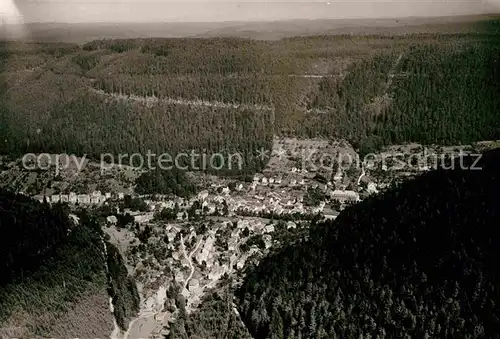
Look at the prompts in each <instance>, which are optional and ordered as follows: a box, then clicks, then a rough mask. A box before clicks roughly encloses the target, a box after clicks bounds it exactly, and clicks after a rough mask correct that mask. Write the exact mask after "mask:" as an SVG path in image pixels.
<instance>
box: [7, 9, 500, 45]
mask: <svg viewBox="0 0 500 339" xmlns="http://www.w3.org/2000/svg"><path fill="white" fill-rule="evenodd" d="M496 18H498V15H494V14H491V15H470V16H453V17H452V16H450V17H432V18H422V17H408V18H401V19H395V18H391V19H355V20H353V19H318V20H304V19H301V20H282V21H268V22H250V21H248V22H244V21H239V22H238V21H235V22H192V23H189V22H185V23H182V22H179V23H177V22H165V23H76V24H71V23H31V24H27V25H24V27H23V28H24V34H27V35H26V36H25V37H23V38H21V31H22V30H21V29H20V27H17V28H16V27H15V25H9V26H7V27H8V28H7V29H6V30H4V32H3V33H0V38H3V39H7V40H10V39H16V40H17V39H26V40H30V41H43V42H71V43H85V42H89V41H92V40H96V39H125V38H127V39H128V38H146V37H157V38H172V37H221V36H223V37H244V38H252V39H261V40H276V39H281V38H284V37H291V36H304V35H306V36H307V35H318V34H358V35H359V34H383V35H386V34H387V35H395V34H410V33H434V32H440V33H465V32H469V33H470V32H471V31H477V32H483V31H485V29H486V28H485V27H484V25H483V23H484V22H485V21H487V20H492V19H496ZM9 27H10V28H9ZM9 32H10V33H9ZM12 32H16V33H15V35H12V34H13V33H12Z"/></svg>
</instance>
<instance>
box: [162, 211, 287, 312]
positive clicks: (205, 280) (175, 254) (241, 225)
mask: <svg viewBox="0 0 500 339" xmlns="http://www.w3.org/2000/svg"><path fill="white" fill-rule="evenodd" d="M232 224H233V221H224V222H222V223H220V224H218V225H217V227H214V228H211V229H209V230H207V233H206V234H205V235H204V237H203V240H202V242H201V244H200V246H198V248H197V250H196V251H195V252H194V253H193V256H192V258H193V259H194V261H195V262H196V263H198V264H200V265H201V266H200V265H197V266H196V267H197V269H196V271H195V272H194V274H193V275H192V277H191V279H190V280H189V281H188V282H186V281H185V279H186V278H187V272H186V270H187V268H188V266H186V265H184V266H182V265H181V266H179V265H173V263H174V262H176V261H183V260H185V258H184V254H183V253H182V250H181V248H182V246H181V245H180V244H179V243H175V239H176V235H177V234H178V233H179V232H180V231H181V229H180V228H179V227H177V226H175V225H167V226H166V229H165V231H166V236H167V237H168V240H169V245H168V247H169V248H170V249H171V250H173V251H172V257H171V258H170V259H169V260H167V262H168V263H169V264H170V266H171V267H172V269H173V270H174V277H175V280H176V281H177V282H178V283H179V284H184V283H185V284H186V288H184V289H183V290H182V291H181V293H182V295H183V296H184V297H185V298H186V300H188V301H189V303H192V302H196V301H197V300H199V298H200V297H201V296H202V295H203V291H204V290H205V289H206V288H209V287H213V286H214V284H215V283H216V282H217V281H219V280H220V279H222V277H223V276H224V274H226V273H227V274H230V273H231V272H232V271H233V270H234V269H235V268H236V269H242V268H243V267H244V266H245V263H246V261H247V260H248V258H250V257H251V256H252V255H254V254H255V253H257V252H259V251H260V250H259V249H258V248H257V247H256V246H252V247H251V248H250V249H249V250H248V251H247V252H245V253H243V252H241V250H240V249H239V246H240V244H241V243H242V242H244V238H245V236H244V235H243V234H244V232H243V231H244V230H246V229H248V231H249V234H250V235H252V234H262V237H263V241H264V244H265V248H266V249H267V248H270V247H271V245H272V235H271V234H272V233H273V232H274V225H272V224H268V225H266V224H264V222H263V221H262V220H260V219H258V218H255V219H253V218H250V219H249V218H238V219H237V221H236V227H235V228H233V227H232ZM287 227H288V228H295V227H296V225H295V223H293V222H289V223H288V224H287ZM228 228H231V229H232V230H231V232H230V235H229V237H228V238H227V239H224V240H225V241H227V244H228V248H227V250H224V251H221V250H220V249H219V248H218V247H217V245H216V243H217V237H218V235H217V231H218V230H221V229H228ZM177 239H179V241H192V240H193V239H199V235H197V234H196V232H195V231H194V229H192V230H191V232H190V234H189V235H186V237H185V238H184V237H178V238H177Z"/></svg>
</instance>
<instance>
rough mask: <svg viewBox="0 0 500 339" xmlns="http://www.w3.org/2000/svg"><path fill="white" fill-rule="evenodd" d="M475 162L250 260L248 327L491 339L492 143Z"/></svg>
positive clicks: (282, 334) (498, 318)
mask: <svg viewBox="0 0 500 339" xmlns="http://www.w3.org/2000/svg"><path fill="white" fill-rule="evenodd" d="M469 160H471V161H470V162H469ZM456 161H457V162H458V160H456ZM465 163H466V164H467V163H469V165H471V164H472V163H473V161H472V159H466V161H465ZM477 166H482V170H459V169H455V170H439V171H435V172H431V173H428V174H426V175H423V176H421V177H419V178H418V179H416V180H414V181H410V182H407V183H405V184H403V185H402V186H401V187H400V188H396V189H393V190H392V191H389V192H387V193H385V194H383V195H380V196H377V197H375V198H371V199H368V200H366V201H364V202H362V203H360V204H358V205H354V206H352V207H350V208H348V209H346V210H345V211H344V212H342V214H341V215H340V216H339V217H338V219H337V220H336V221H334V222H329V223H326V224H318V225H315V226H314V227H312V229H311V232H310V236H309V238H308V239H307V240H306V239H304V241H303V242H302V243H300V244H295V245H292V246H288V247H286V248H284V249H282V250H280V251H279V252H278V253H274V254H273V255H271V256H269V257H268V258H267V259H265V260H264V261H262V262H261V263H260V265H259V266H257V267H254V268H253V269H251V270H250V271H249V274H248V275H247V277H246V279H245V281H244V284H243V286H242V288H241V289H240V290H239V292H238V298H239V309H240V313H241V314H242V317H243V319H244V322H245V324H246V325H247V326H248V328H249V330H250V332H251V334H252V335H253V337H254V338H290V339H292V338H325V339H326V338H328V339H331V338H408V337H413V338H498V337H499V333H500V313H499V308H498V307H497V305H498V303H499V302H500V294H499V291H498V284H499V282H500V280H499V279H500V275H499V274H500V271H499V266H498V257H499V255H500V250H499V247H498V243H499V241H500V232H499V231H498V227H497V226H498V225H499V222H500V210H499V209H498V189H499V188H500V177H499V175H498V173H500V151H499V150H495V151H492V152H490V153H488V154H486V155H485V156H484V157H483V159H482V161H481V163H480V164H478V165H477ZM457 167H458V166H457Z"/></svg>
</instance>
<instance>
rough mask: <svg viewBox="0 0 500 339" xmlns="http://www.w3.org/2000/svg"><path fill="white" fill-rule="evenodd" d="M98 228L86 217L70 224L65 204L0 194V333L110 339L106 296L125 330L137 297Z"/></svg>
mask: <svg viewBox="0 0 500 339" xmlns="http://www.w3.org/2000/svg"><path fill="white" fill-rule="evenodd" d="M100 227H101V226H100V225H99V224H98V223H96V221H95V219H94V218H92V217H90V216H87V215H82V216H81V219H80V221H79V223H75V222H73V221H71V220H70V218H69V217H68V211H67V210H66V209H65V208H64V207H63V206H54V207H50V206H49V205H48V204H45V203H39V202H37V201H34V200H31V199H29V198H28V197H25V196H22V195H15V194H12V193H9V192H5V191H2V192H0V229H1V230H2V235H3V236H2V239H1V246H0V263H1V267H0V268H1V274H0V277H1V280H0V336H1V337H3V336H6V337H10V338H12V337H24V338H28V337H31V338H32V337H58V338H63V337H82V338H85V337H86V338H91V337H92V338H93V337H106V336H109V334H110V333H111V331H112V329H113V313H111V311H110V309H109V298H110V296H111V297H112V298H113V305H114V309H115V316H116V321H117V323H118V325H119V326H120V327H121V328H122V329H124V328H126V326H127V322H128V320H129V319H130V317H131V316H134V315H135V314H136V313H137V311H138V304H139V297H138V294H137V290H136V287H135V283H134V282H133V281H132V280H131V279H130V278H129V277H128V273H127V270H126V268H125V266H124V264H123V260H122V259H121V256H120V255H119V254H118V253H117V250H116V249H115V248H114V247H113V246H112V245H110V244H109V243H106V242H105V241H104V239H103V233H102V230H101V229H100ZM82 319H85V321H82Z"/></svg>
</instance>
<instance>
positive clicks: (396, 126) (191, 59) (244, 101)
mask: <svg viewBox="0 0 500 339" xmlns="http://www.w3.org/2000/svg"><path fill="white" fill-rule="evenodd" d="M499 22H500V21H499V20H493V19H492V20H490V21H488V22H482V23H481V25H482V26H484V27H485V28H487V29H484V30H482V31H481V32H471V33H470V34H467V33H461V34H441V35H440V34H435V33H433V34H430V33H428V34H408V35H397V36H387V35H384V36H382V35H380V36H377V35H364V36H352V35H336V36H310V37H295V38H285V39H282V40H279V41H256V40H250V39H241V38H206V39H202V38H196V39H195V38H189V39H188V38H182V39H174V38H170V39H159V38H156V39H155V38H148V39H128V40H100V41H94V42H90V43H88V44H86V45H84V46H83V47H81V48H80V47H78V46H76V45H64V44H34V43H31V44H21V43H7V44H5V43H4V44H3V45H2V48H1V51H2V54H1V56H2V58H3V61H4V62H3V71H2V74H1V83H2V84H3V88H2V97H3V98H4V99H5V100H3V102H2V105H1V107H0V108H1V109H0V121H1V122H2V124H1V128H0V151H2V152H4V153H5V152H8V153H14V154H21V153H24V152H28V151H44V152H47V151H48V152H68V153H76V154H80V155H81V154H84V153H85V154H88V155H89V156H93V157H96V156H98V155H100V154H102V153H113V154H118V153H122V154H132V153H134V152H140V153H143V154H144V153H146V152H147V150H148V149H151V150H152V151H153V152H155V153H164V152H168V153H171V154H173V155H175V154H178V153H179V152H183V151H190V150H191V149H194V150H207V152H206V153H208V154H209V155H210V154H212V153H214V152H239V153H241V154H242V155H243V156H244V158H245V159H246V161H245V168H244V172H250V173H251V172H253V171H258V170H260V169H261V168H262V166H263V165H265V162H264V163H261V162H260V161H259V160H258V159H257V158H256V150H257V149H260V148H261V147H263V148H269V147H270V145H271V141H272V136H273V135H276V134H278V135H283V134H287V135H293V136H300V137H316V136H318V135H320V136H324V137H328V138H345V139H348V140H349V141H350V142H351V143H353V144H354V145H355V146H356V147H357V148H359V149H360V150H361V151H362V152H368V151H371V150H374V149H376V148H379V147H380V146H382V145H386V144H391V143H403V142H420V143H424V144H425V143H438V144H460V143H470V142H473V141H478V140H484V139H496V138H498V137H499V128H500V125H499V124H500V119H499V116H498V114H499V113H498V112H500V109H499V107H500V95H499V90H500V89H499V74H500V71H499V69H500V61H499V52H500V39H498V35H497V33H495V32H497V31H498V28H499ZM226 170H227V169H226ZM240 172H241V171H240ZM226 173H228V174H232V171H226ZM237 174H241V173H237Z"/></svg>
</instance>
